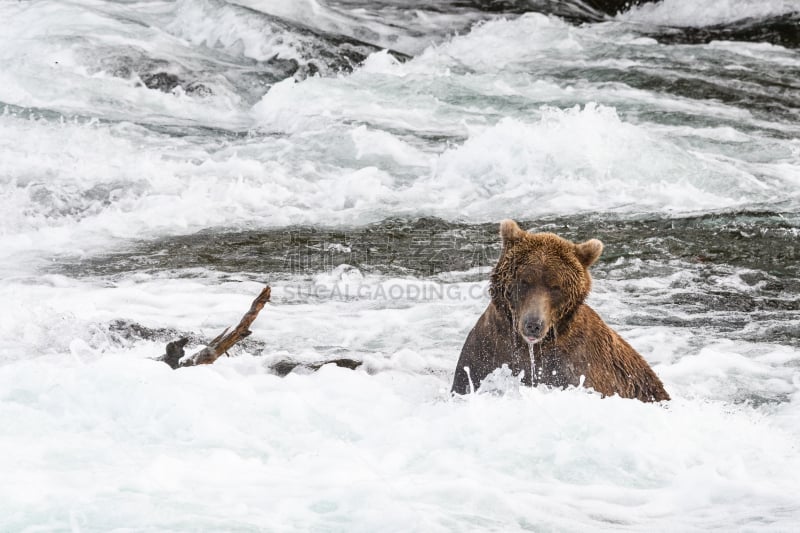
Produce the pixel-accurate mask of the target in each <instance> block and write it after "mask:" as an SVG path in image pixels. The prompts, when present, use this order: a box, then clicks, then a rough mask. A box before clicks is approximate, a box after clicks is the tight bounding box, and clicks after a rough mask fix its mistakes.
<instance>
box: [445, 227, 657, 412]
mask: <svg viewBox="0 0 800 533" xmlns="http://www.w3.org/2000/svg"><path fill="white" fill-rule="evenodd" d="M500 237H501V240H502V252H501V254H500V259H499V260H498V262H497V265H496V266H495V267H494V269H493V270H492V274H491V278H490V287H489V291H490V294H491V302H490V303H489V306H488V307H487V308H486V311H485V312H484V313H483V315H482V316H481V317H480V319H479V320H478V323H477V324H476V325H475V327H474V328H472V331H470V333H469V336H467V340H466V342H465V343H464V348H463V349H462V350H461V356H460V357H459V360H458V365H457V366H456V373H455V377H454V379H453V388H452V391H453V392H455V393H457V394H466V393H468V392H470V391H471V390H473V389H477V388H478V387H479V385H480V383H481V381H483V379H484V378H485V377H486V376H488V375H489V374H491V373H492V372H493V371H494V370H495V369H497V368H500V367H501V366H502V365H504V364H505V365H508V367H509V368H510V369H511V371H512V372H513V373H514V375H519V374H520V373H523V372H524V374H523V377H522V382H523V383H524V384H526V385H534V386H535V385H549V386H555V387H568V386H570V385H573V386H579V385H583V386H585V387H590V388H592V389H594V390H596V391H597V392H600V393H601V394H602V395H603V396H611V395H614V394H617V395H619V396H621V397H623V398H637V399H639V400H641V401H643V402H657V401H661V400H669V394H667V391H666V390H664V385H663V384H662V383H661V380H660V379H659V378H658V376H656V374H655V372H653V370H652V369H651V368H650V365H648V364H647V361H645V360H644V358H643V357H642V356H641V355H639V353H638V352H637V351H636V350H634V349H633V348H632V347H631V346H630V345H629V344H628V343H627V342H625V340H623V339H622V337H620V336H619V335H618V334H617V333H616V332H615V331H614V330H613V329H611V328H610V327H608V325H606V323H605V322H603V320H602V319H601V318H600V317H599V316H598V315H597V313H595V312H594V310H593V309H592V308H591V307H589V306H588V305H586V304H585V303H584V300H585V299H586V297H587V296H588V294H589V290H590V289H591V285H592V279H591V276H590V275H589V271H588V269H589V267H590V266H591V265H592V264H594V262H595V261H597V259H598V258H599V257H600V254H601V253H602V251H603V243H601V242H600V241H599V240H597V239H591V240H588V241H586V242H583V243H580V244H575V243H572V242H570V241H568V240H566V239H563V238H561V237H559V236H557V235H555V234H552V233H528V232H526V231H524V230H522V229H520V227H519V226H518V225H517V223H516V222H514V221H513V220H504V221H503V222H502V223H501V224H500ZM531 354H533V359H534V360H533V365H531ZM467 368H468V369H469V371H468V372H467V370H466V369H467ZM532 368H533V369H534V370H533V371H532ZM532 374H533V375H532Z"/></svg>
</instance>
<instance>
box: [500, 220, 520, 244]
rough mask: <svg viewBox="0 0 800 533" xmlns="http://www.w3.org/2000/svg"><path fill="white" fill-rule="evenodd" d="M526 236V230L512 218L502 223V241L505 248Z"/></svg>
mask: <svg viewBox="0 0 800 533" xmlns="http://www.w3.org/2000/svg"><path fill="white" fill-rule="evenodd" d="M524 236H525V230H523V229H522V228H520V227H519V226H518V225H517V223H516V222H514V221H513V220H511V219H510V218H507V219H505V220H504V221H502V222H500V239H501V240H502V241H503V247H506V246H508V245H509V244H511V243H514V242H516V241H518V240H520V239H521V238H522V237H524Z"/></svg>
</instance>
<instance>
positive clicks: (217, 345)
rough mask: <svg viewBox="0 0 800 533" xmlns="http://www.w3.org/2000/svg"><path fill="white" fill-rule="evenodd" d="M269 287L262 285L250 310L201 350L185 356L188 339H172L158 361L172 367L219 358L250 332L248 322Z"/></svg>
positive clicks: (269, 290)
mask: <svg viewBox="0 0 800 533" xmlns="http://www.w3.org/2000/svg"><path fill="white" fill-rule="evenodd" d="M270 292H271V289H270V287H269V286H267V287H264V289H262V291H261V293H260V294H259V295H258V296H256V299H255V300H253V303H252V305H251V306H250V310H249V311H247V312H246V313H245V314H244V316H243V317H242V319H241V320H240V321H239V324H238V325H237V326H236V327H235V328H233V329H232V330H231V328H225V331H223V332H222V333H220V334H219V335H218V336H217V337H216V338H214V340H212V341H211V342H210V343H208V346H206V347H205V348H203V349H202V350H200V351H198V352H196V353H194V354H192V355H191V356H189V357H185V355H186V352H185V351H184V346H186V344H187V343H188V342H189V339H187V338H182V339H178V340H176V341H172V342H170V343H169V344H167V349H166V353H165V354H164V355H162V356H161V357H159V358H158V360H159V361H163V362H165V363H167V364H168V365H169V366H170V367H172V368H179V367H183V366H195V365H209V364H211V363H213V362H214V361H216V360H217V359H219V357H220V356H221V355H222V354H224V353H226V352H227V351H228V350H229V349H230V348H231V347H232V346H233V345H234V344H236V343H237V342H239V341H240V340H242V339H244V338H245V337H247V336H248V335H250V334H251V333H252V331H250V329H249V328H250V324H252V323H253V321H254V320H255V319H256V317H257V316H258V313H259V312H260V311H261V309H263V308H264V305H265V304H266V303H267V302H268V301H269V296H270Z"/></svg>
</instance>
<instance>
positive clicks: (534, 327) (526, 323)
mask: <svg viewBox="0 0 800 533" xmlns="http://www.w3.org/2000/svg"><path fill="white" fill-rule="evenodd" d="M545 331H546V327H545V323H544V320H542V319H541V318H540V317H539V316H537V315H534V314H528V315H525V317H523V319H522V335H523V337H525V339H526V340H527V341H528V342H531V343H532V342H538V341H540V340H541V338H542V337H543V336H544V333H545Z"/></svg>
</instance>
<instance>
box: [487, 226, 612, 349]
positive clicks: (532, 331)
mask: <svg viewBox="0 0 800 533" xmlns="http://www.w3.org/2000/svg"><path fill="white" fill-rule="evenodd" d="M500 238H501V240H502V243H503V250H502V252H501V253H500V259H499V260H498V261H497V265H496V266H495V267H494V270H492V275H491V278H490V286H489V291H490V293H491V295H492V302H493V303H494V304H495V306H496V307H497V308H498V309H499V310H500V311H501V312H503V313H505V314H506V315H507V316H509V317H510V318H511V320H512V323H513V326H514V328H515V329H516V331H517V332H518V333H519V335H520V336H521V337H522V338H523V339H525V341H527V342H528V343H529V344H535V343H537V342H539V341H541V340H543V339H544V338H545V337H546V336H547V334H548V333H550V331H555V333H556V334H557V333H558V326H559V324H561V323H562V321H564V320H567V319H568V318H569V317H570V316H572V313H573V312H574V311H575V310H576V309H577V308H578V306H579V305H581V304H582V303H583V301H584V299H585V298H586V296H587V295H588V294H589V290H590V289H591V286H592V278H591V276H590V275H589V271H588V269H589V267H590V266H591V265H592V264H594V262H595V261H597V258H598V257H600V254H601V253H602V252H603V243H602V242H600V241H599V240H597V239H591V240H588V241H586V242H582V243H580V244H575V243H573V242H570V241H568V240H566V239H562V238H561V237H559V236H558V235H554V234H553V233H528V232H526V231H524V230H522V229H521V228H520V227H519V226H518V225H517V223H516V222H514V221H513V220H504V221H503V222H501V223H500Z"/></svg>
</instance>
